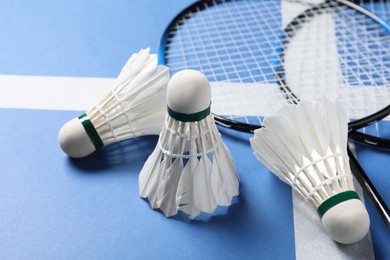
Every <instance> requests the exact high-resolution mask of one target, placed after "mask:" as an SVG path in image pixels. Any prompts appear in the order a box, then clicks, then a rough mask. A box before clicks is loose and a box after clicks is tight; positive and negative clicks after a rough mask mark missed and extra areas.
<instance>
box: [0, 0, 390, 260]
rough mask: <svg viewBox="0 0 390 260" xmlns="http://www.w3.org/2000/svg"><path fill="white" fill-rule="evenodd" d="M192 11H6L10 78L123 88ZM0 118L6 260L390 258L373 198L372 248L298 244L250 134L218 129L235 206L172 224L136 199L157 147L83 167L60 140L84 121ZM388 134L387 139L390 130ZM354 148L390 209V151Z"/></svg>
mask: <svg viewBox="0 0 390 260" xmlns="http://www.w3.org/2000/svg"><path fill="white" fill-rule="evenodd" d="M192 2H193V1H190V0H182V1H174V0H164V1H158V0H134V1H125V0H118V1H108V0H97V1H88V0H81V1H74V0H71V1H48V0H41V1H37V0H32V1H22V0H14V1H3V0H1V1H0V32H1V36H0V37H1V38H0V39H1V40H0V50H1V51H0V78H1V75H14V76H19V75H20V76H26V75H27V76H55V77H58V80H60V79H61V78H62V77H94V78H115V77H116V76H117V75H118V73H119V71H120V69H121V67H122V66H123V64H124V63H125V61H126V60H127V58H128V57H129V56H130V55H131V54H132V53H134V52H138V50H139V49H141V48H145V47H148V46H150V47H151V51H152V52H153V53H156V52H157V49H158V42H159V40H160V37H161V35H162V33H163V31H164V29H165V26H166V25H167V24H168V23H169V22H170V21H171V19H173V17H174V16H175V15H176V14H177V13H178V12H179V11H180V10H182V9H183V8H185V7H186V6H188V5H189V4H191V3H192ZM7 87H9V86H3V85H2V86H0V88H1V90H2V92H3V93H7ZM35 87H39V86H35ZM30 98H31V99H32V100H34V99H35V98H37V97H34V96H31V97H30ZM48 98H50V97H49V96H48ZM85 98H86V99H87V98H88V97H85ZM0 107H1V108H0V122H1V124H0V158H1V159H0V212H1V214H0V259H294V258H298V259H308V258H311V256H313V255H315V256H317V257H316V258H317V259H357V258H359V257H360V258H361V259H373V258H374V255H375V257H376V258H377V259H390V230H389V228H387V227H386V226H385V225H384V223H383V222H382V220H381V218H380V216H379V214H378V213H377V212H376V210H375V208H374V207H373V206H372V205H371V203H370V202H369V201H368V199H367V198H365V201H366V205H367V208H368V211H369V214H370V218H371V229H370V235H369V236H368V237H367V238H366V239H365V240H364V241H363V242H362V243H358V244H355V245H350V246H344V245H339V244H336V243H335V242H333V241H329V240H327V241H325V242H324V244H323V246H321V243H322V242H321V241H320V240H318V241H316V237H317V236H316V234H311V238H310V239H311V241H310V240H309V241H308V242H307V243H303V242H302V241H305V239H304V238H305V237H307V236H306V235H308V234H300V235H299V239H297V234H298V233H297V228H296V226H295V225H296V223H295V224H294V212H293V195H292V193H291V189H290V187H288V186H287V185H285V184H284V183H282V182H280V181H279V180H278V179H277V178H275V177H274V176H273V175H272V174H271V173H270V172H269V171H268V170H267V169H266V168H265V167H263V166H262V165H261V164H260V163H259V162H258V161H257V160H256V158H255V156H254V155H253V153H252V150H251V148H250V146H249V142H248V138H250V137H251V135H250V134H244V133H237V132H234V131H231V130H226V129H223V128H219V129H220V131H221V133H222V138H223V140H224V141H225V142H226V144H227V146H228V148H229V149H230V151H231V153H232V156H233V158H234V160H235V162H236V167H237V170H238V173H239V175H240V179H241V182H240V196H239V197H238V198H237V199H236V200H235V203H234V204H233V205H232V206H231V207H230V208H228V209H225V208H221V209H219V210H218V212H217V213H216V215H215V216H213V217H211V218H209V217H206V216H202V218H201V219H200V220H195V221H190V220H188V218H187V217H186V216H184V215H180V214H179V215H178V216H176V217H173V218H169V219H168V218H166V217H165V216H164V215H163V214H162V213H161V212H159V211H154V210H152V209H151V208H150V206H149V203H148V202H147V201H146V200H143V199H141V198H139V195H138V174H139V172H140V170H141V168H142V166H143V163H144V162H145V160H146V159H147V157H148V156H149V154H150V153H151V152H152V150H153V149H154V147H155V145H156V142H157V137H155V136H149V137H139V138H136V139H133V140H128V141H123V142H121V143H119V144H115V145H111V146H107V147H105V148H104V149H102V150H99V151H98V152H96V153H94V154H93V155H91V156H89V157H87V158H84V159H77V160H75V159H70V158H68V157H67V156H66V155H65V154H64V153H63V152H62V150H61V149H60V148H59V146H58V143H57V135H58V131H59V129H60V128H61V126H62V125H63V124H64V123H65V122H67V121H68V120H70V119H71V118H73V117H76V116H78V115H80V114H81V113H83V112H84V111H81V110H54V109H53V110H52V109H27V108H25V107H20V108H17V107H14V108H7V107H3V106H2V105H1V104H0ZM382 127H383V131H385V132H389V131H390V122H386V123H384V124H382ZM387 136H389V135H387ZM355 148H356V151H357V156H358V160H359V161H360V162H361V163H362V166H363V167H364V168H365V170H366V171H367V173H368V175H369V176H370V178H371V179H372V182H373V183H374V184H375V185H376V187H377V189H378V191H379V192H380V193H381V195H382V196H383V197H384V199H385V200H386V201H387V204H390V190H389V188H388V187H390V175H389V170H388V169H389V168H390V160H389V158H390V157H389V152H388V151H383V150H376V151H373V150H372V149H371V148H369V147H366V146H363V145H357V146H356V147H355ZM300 230H302V229H300ZM300 232H301V231H300ZM302 236H303V239H302ZM313 238H314V239H313ZM318 239H323V236H321V238H318ZM311 242H313V244H315V246H312V245H311Z"/></svg>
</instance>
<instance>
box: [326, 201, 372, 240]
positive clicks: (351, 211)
mask: <svg viewBox="0 0 390 260" xmlns="http://www.w3.org/2000/svg"><path fill="white" fill-rule="evenodd" d="M322 224H323V226H324V228H325V230H326V232H327V233H328V234H329V235H330V236H331V237H332V239H333V240H335V241H337V242H339V243H342V244H352V243H356V242H358V241H360V240H361V239H363V238H364V237H365V236H366V234H367V233H368V230H369V228H370V218H369V216H368V213H367V210H366V208H365V206H364V205H363V203H362V201H361V200H359V199H351V200H347V201H343V202H341V203H339V204H337V205H335V206H334V207H332V208H330V209H329V210H328V211H327V212H326V213H325V214H324V215H323V216H322Z"/></svg>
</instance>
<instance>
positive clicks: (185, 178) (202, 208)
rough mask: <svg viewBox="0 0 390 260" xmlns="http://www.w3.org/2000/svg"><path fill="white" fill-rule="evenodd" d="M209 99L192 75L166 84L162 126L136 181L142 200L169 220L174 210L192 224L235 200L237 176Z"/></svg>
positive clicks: (207, 87)
mask: <svg viewBox="0 0 390 260" xmlns="http://www.w3.org/2000/svg"><path fill="white" fill-rule="evenodd" d="M210 96H211V90H210V84H209V82H208V81H207V79H206V77H205V76H204V75H203V74H201V73H200V72H197V71H194V70H184V71H180V72H178V73H176V74H175V75H174V76H173V77H172V79H171V80H170V81H169V83H168V89H167V98H168V115H167V117H166V121H165V125H164V128H163V129H162V131H161V133H160V137H159V140H158V144H157V146H156V148H155V150H154V151H153V153H152V154H151V155H150V156H149V158H148V160H147V161H146V163H145V165H144V167H143V169H142V171H141V174H140V176H139V187H140V196H141V197H143V198H147V199H148V200H149V202H150V205H151V206H152V207H153V208H155V209H156V208H158V209H160V210H161V211H162V212H163V213H164V214H165V215H166V216H167V217H169V216H174V215H176V214H177V212H178V210H180V211H183V212H185V213H186V214H188V215H189V217H190V218H191V219H193V218H195V217H196V216H197V215H198V214H200V212H206V213H209V214H211V213H213V212H214V210H215V209H216V208H217V206H229V205H231V203H232V198H233V197H234V196H237V195H238V186H239V180H238V175H237V173H236V170H235V166H234V162H233V160H232V158H231V156H230V153H229V151H228V149H227V147H226V146H225V144H224V143H223V142H222V140H221V135H220V134H219V132H218V130H217V127H216V125H215V122H214V118H213V116H212V115H211V114H210V104H211V103H210Z"/></svg>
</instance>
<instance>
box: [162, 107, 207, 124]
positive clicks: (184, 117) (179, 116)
mask: <svg viewBox="0 0 390 260" xmlns="http://www.w3.org/2000/svg"><path fill="white" fill-rule="evenodd" d="M210 110H211V104H210V106H209V107H208V108H206V109H205V110H202V111H200V112H196V113H193V114H183V113H179V112H176V111H173V110H172V108H170V107H168V114H169V115H170V116H171V117H172V118H174V119H176V120H179V121H182V122H196V121H200V120H202V119H203V118H205V117H207V116H208V115H210Z"/></svg>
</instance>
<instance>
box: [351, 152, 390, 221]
mask: <svg viewBox="0 0 390 260" xmlns="http://www.w3.org/2000/svg"><path fill="white" fill-rule="evenodd" d="M347 151H348V156H349V160H350V166H351V170H352V173H353V174H354V176H355V178H356V180H357V181H358V182H359V184H360V186H361V187H362V189H363V190H364V192H365V193H366V195H367V197H368V198H369V199H370V201H371V203H372V204H373V205H374V206H375V207H376V209H377V210H378V212H379V214H380V215H381V217H382V219H383V221H384V222H385V224H386V225H387V227H388V228H390V210H389V208H388V207H387V205H386V203H385V201H384V200H383V199H382V197H381V196H380V195H379V193H378V191H377V190H376V188H375V186H374V185H373V184H372V182H371V181H370V179H369V178H368V176H367V174H366V173H365V172H364V170H363V168H362V167H361V166H360V164H359V162H358V161H357V159H356V157H355V155H354V154H353V153H352V151H351V149H350V148H349V147H348V148H347Z"/></svg>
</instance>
